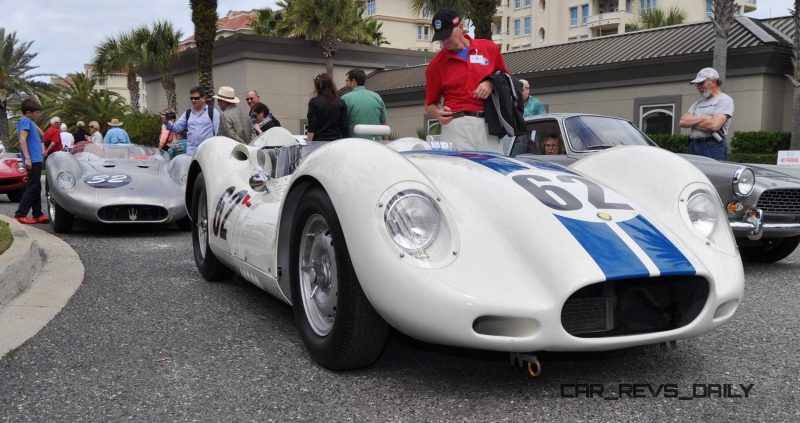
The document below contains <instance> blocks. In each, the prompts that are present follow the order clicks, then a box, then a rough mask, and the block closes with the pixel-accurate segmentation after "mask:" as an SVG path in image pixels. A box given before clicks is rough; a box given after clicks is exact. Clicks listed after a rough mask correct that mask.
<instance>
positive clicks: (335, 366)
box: [290, 187, 389, 370]
mask: <svg viewBox="0 0 800 423" xmlns="http://www.w3.org/2000/svg"><path fill="white" fill-rule="evenodd" d="M290 255H291V256H290V263H291V265H290V266H291V269H290V277H291V287H292V289H291V291H292V308H293V311H294V319H295V325H296V326H297V330H298V332H299V333H300V337H301V338H302V339H303V343H304V344H305V346H306V349H308V351H309V353H310V354H311V357H312V358H314V360H316V361H317V362H318V363H319V364H321V365H322V366H324V367H326V368H328V369H330V370H349V369H356V368H359V367H364V366H368V365H370V364H372V363H374V362H375V360H377V359H378V357H379V356H380V354H381V351H382V350H383V347H384V345H385V344H386V338H387V336H388V333H389V326H388V325H387V324H386V322H385V321H384V320H383V318H381V316H380V315H379V314H378V313H377V312H376V311H375V309H374V308H373V307H372V305H371V304H370V303H369V300H367V297H366V296H365V295H364V291H362V289H361V284H360V283H359V281H358V278H357V277H356V273H355V270H354V269H353V264H352V263H351V261H350V255H349V252H348V249H347V245H346V244H345V240H344V234H343V232H342V228H341V225H340V224H339V219H338V217H337V216H336V211H335V210H334V208H333V204H332V203H331V200H330V198H329V197H328V195H327V194H326V193H325V191H323V190H322V189H321V188H319V187H312V188H310V189H309V190H308V191H307V192H306V193H305V194H303V197H302V198H301V199H300V202H299V204H298V208H297V211H296V212H295V219H294V223H293V226H292V238H291V244H290ZM315 259H316V260H315ZM308 263H314V265H313V266H311V265H309V264H308ZM301 266H303V267H304V268H303V269H302V270H301ZM316 275H321V276H316ZM309 291H311V292H313V293H314V295H313V296H311V295H309ZM322 296H324V297H323V298H321V297H322Z"/></svg>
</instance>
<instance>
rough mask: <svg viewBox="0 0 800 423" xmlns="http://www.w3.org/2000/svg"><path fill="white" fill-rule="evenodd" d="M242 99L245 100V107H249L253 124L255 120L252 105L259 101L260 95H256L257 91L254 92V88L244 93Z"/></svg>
mask: <svg viewBox="0 0 800 423" xmlns="http://www.w3.org/2000/svg"><path fill="white" fill-rule="evenodd" d="M244 101H246V102H247V107H249V108H250V120H251V123H252V124H253V125H255V124H256V123H257V122H256V118H255V115H254V114H253V106H255V104H256V103H261V96H259V95H258V92H256V90H250V91H247V92H246V93H244Z"/></svg>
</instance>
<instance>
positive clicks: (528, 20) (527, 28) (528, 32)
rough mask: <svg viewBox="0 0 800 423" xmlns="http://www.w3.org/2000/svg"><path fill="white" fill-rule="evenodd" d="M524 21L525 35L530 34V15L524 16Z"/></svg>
mask: <svg viewBox="0 0 800 423" xmlns="http://www.w3.org/2000/svg"><path fill="white" fill-rule="evenodd" d="M524 22H525V35H531V17H530V16H526V17H525V19H524Z"/></svg>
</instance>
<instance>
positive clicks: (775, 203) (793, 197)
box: [756, 188, 800, 213]
mask: <svg viewBox="0 0 800 423" xmlns="http://www.w3.org/2000/svg"><path fill="white" fill-rule="evenodd" d="M756 207H758V208H760V209H761V210H763V211H764V212H765V213H800V189H794V188H783V189H768V190H766V191H764V192H763V193H761V196H760V197H759V198H758V203H757V204H756Z"/></svg>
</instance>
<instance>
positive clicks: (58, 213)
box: [45, 185, 75, 234]
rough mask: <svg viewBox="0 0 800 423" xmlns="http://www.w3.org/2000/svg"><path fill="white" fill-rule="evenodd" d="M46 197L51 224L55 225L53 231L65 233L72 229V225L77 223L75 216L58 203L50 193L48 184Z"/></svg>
mask: <svg viewBox="0 0 800 423" xmlns="http://www.w3.org/2000/svg"><path fill="white" fill-rule="evenodd" d="M45 197H46V198H47V214H48V216H49V217H50V224H51V225H53V232H55V233H57V234H65V233H68V232H69V231H71V230H72V225H73V224H74V223H75V216H74V215H73V214H72V213H70V212H68V211H66V210H64V208H63V207H61V206H60V205H58V203H57V202H56V200H55V199H54V198H53V196H52V195H50V187H48V186H47V185H45Z"/></svg>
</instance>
